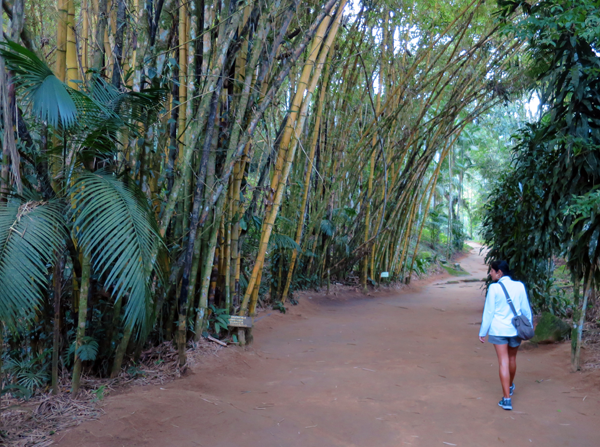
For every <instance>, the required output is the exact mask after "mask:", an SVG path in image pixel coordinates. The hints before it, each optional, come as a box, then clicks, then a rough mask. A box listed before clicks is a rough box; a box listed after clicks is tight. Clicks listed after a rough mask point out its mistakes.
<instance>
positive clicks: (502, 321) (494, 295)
mask: <svg viewBox="0 0 600 447" xmlns="http://www.w3.org/2000/svg"><path fill="white" fill-rule="evenodd" d="M498 282H502V284H503V285H504V287H506V291H507V292H508V295H509V296H510V299H511V300H512V302H513V305H514V306H515V310H516V311H517V314H519V315H524V316H525V317H527V319H528V320H529V321H532V319H531V307H529V300H528V299H527V292H526V291H525V286H524V285H523V283H522V282H520V281H513V280H512V279H510V278H509V277H508V276H503V277H502V278H500V279H499V281H498ZM513 317H514V314H513V312H512V310H511V309H510V306H509V305H508V301H507V300H506V295H505V294H504V290H502V287H501V286H500V285H499V284H496V283H493V284H490V286H489V287H488V292H487V297H486V299H485V306H484V308H483V318H482V321H481V329H480V330H479V336H480V337H485V336H486V335H487V334H488V333H489V334H490V335H499V336H501V337H514V336H515V335H517V330H516V329H515V327H514V326H513V325H512V319H513Z"/></svg>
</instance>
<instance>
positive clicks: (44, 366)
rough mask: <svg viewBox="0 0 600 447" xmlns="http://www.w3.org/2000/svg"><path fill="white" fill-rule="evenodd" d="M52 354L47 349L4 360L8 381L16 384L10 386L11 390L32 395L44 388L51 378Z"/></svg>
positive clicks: (23, 394)
mask: <svg viewBox="0 0 600 447" xmlns="http://www.w3.org/2000/svg"><path fill="white" fill-rule="evenodd" d="M50 354H51V353H50V350H49V349H47V350H44V352H42V353H41V354H37V355H34V356H27V357H24V358H13V357H11V356H8V357H7V358H6V359H5V361H4V365H3V374H6V375H7V379H8V380H7V382H9V383H12V384H14V385H16V387H12V388H9V390H10V392H11V393H13V392H17V393H18V394H20V395H21V396H23V397H30V396H31V395H32V394H33V393H34V392H35V391H36V390H38V389H40V388H43V387H44V386H45V385H46V384H47V383H48V381H49V380H50V375H49V373H48V370H49V367H50V362H49V360H50V357H51V355H50Z"/></svg>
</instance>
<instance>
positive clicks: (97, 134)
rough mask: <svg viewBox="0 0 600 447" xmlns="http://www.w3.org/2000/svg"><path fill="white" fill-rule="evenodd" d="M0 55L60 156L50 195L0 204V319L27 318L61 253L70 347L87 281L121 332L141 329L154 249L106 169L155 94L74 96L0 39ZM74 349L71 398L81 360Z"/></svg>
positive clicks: (154, 233)
mask: <svg viewBox="0 0 600 447" xmlns="http://www.w3.org/2000/svg"><path fill="white" fill-rule="evenodd" d="M0 52H1V54H2V56H3V57H4V58H5V60H6V63H7V67H8V68H9V69H10V70H12V72H13V74H14V82H15V84H16V85H17V87H18V88H19V91H20V93H21V94H22V97H23V102H24V103H25V104H27V105H28V106H29V107H30V112H31V115H32V118H33V119H34V120H40V121H42V122H45V123H47V124H48V125H49V126H50V127H51V128H52V129H54V132H55V135H56V140H57V141H58V140H61V141H62V145H61V144H57V148H60V149H62V151H60V152H61V155H58V156H57V154H56V153H55V154H54V157H55V160H54V166H57V165H58V166H59V168H58V169H56V168H55V169H54V170H53V178H52V182H53V189H54V191H53V192H52V195H53V197H52V198H51V199H50V200H46V201H44V200H42V198H41V197H40V195H39V193H37V192H36V191H35V190H33V189H32V188H30V190H28V191H26V193H24V194H23V195H22V196H16V195H13V196H10V197H9V198H8V200H7V201H6V203H4V204H2V205H0V283H2V285H3V287H2V288H0V319H2V320H3V321H5V322H7V323H8V324H9V326H10V325H12V326H16V325H18V324H23V322H25V321H27V319H28V318H30V317H31V316H33V315H35V312H36V309H38V308H39V306H40V303H41V302H42V301H43V300H44V298H45V297H46V295H47V293H46V291H47V288H48V285H49V280H50V275H49V271H50V269H52V267H53V266H54V265H55V264H56V261H57V259H58V256H57V254H58V253H62V251H63V249H64V248H63V247H65V246H69V247H72V250H71V257H72V262H73V265H74V266H75V265H80V266H81V269H80V270H81V273H80V275H81V281H80V284H78V286H79V290H80V296H79V322H78V325H77V327H78V330H77V340H76V348H80V347H81V346H82V345H83V343H84V337H85V326H86V318H87V298H88V294H89V291H90V279H91V277H92V274H94V275H95V278H96V281H98V282H99V283H101V284H102V287H103V289H104V290H106V291H108V292H109V293H110V295H112V297H113V298H114V300H115V303H117V302H120V301H125V306H124V317H123V321H124V325H125V327H126V328H127V331H126V332H128V333H129V334H131V333H132V331H133V329H134V328H137V329H138V332H139V331H140V330H141V329H144V330H146V331H147V330H148V326H149V324H150V323H151V321H152V318H151V317H152V311H153V309H152V305H151V304H152V303H151V294H150V288H149V286H148V284H150V282H151V275H152V274H153V273H154V272H157V270H158V269H156V268H155V266H154V260H155V259H156V257H157V254H158V252H159V250H160V249H161V246H162V243H161V238H160V236H159V232H158V227H157V224H156V221H155V217H154V213H153V212H152V211H151V209H150V206H149V204H148V200H147V198H146V197H145V196H144V195H143V193H142V192H141V190H140V188H139V187H138V186H137V184H136V183H135V182H134V181H133V180H132V179H131V178H129V177H128V175H127V171H125V173H121V172H119V169H118V166H117V164H116V163H117V161H118V160H119V159H122V158H123V157H122V156H121V155H122V154H121V153H120V151H119V144H120V143H119V135H120V133H121V132H136V131H137V129H138V127H139V124H140V121H141V120H142V119H144V120H145V123H144V124H146V125H148V124H149V121H150V120H152V119H153V116H155V115H156V113H153V112H155V111H156V110H157V107H160V105H161V101H160V100H161V98H160V95H161V91H160V90H151V91H145V92H142V93H134V92H129V91H119V90H117V89H116V88H114V87H113V86H112V85H110V84H108V83H106V82H105V81H103V80H102V79H101V78H100V77H97V76H92V78H91V80H90V82H88V83H83V84H82V85H81V89H80V90H75V89H73V88H70V87H68V86H67V85H65V84H64V83H63V82H61V81H60V80H59V79H58V78H57V77H56V76H55V75H54V74H53V72H52V70H51V69H50V68H49V67H48V66H47V65H46V64H45V63H44V62H43V61H42V60H41V59H39V58H38V57H37V56H36V55H35V54H34V53H32V52H30V51H29V50H27V49H26V48H23V47H21V46H20V45H17V44H15V43H13V42H7V43H5V44H4V45H3V47H2V49H0ZM54 152H56V151H54ZM40 155H41V156H44V155H45V154H40ZM56 159H58V160H56ZM98 161H103V163H102V165H103V169H98V168H97V166H98V165H99V164H100V163H98ZM73 276H74V281H77V278H76V276H77V275H73ZM159 276H160V275H159ZM74 289H75V288H74ZM119 309H120V304H119ZM54 324H55V327H57V326H58V325H59V322H58V321H55V322H54ZM56 348H57V347H56V346H55V349H56ZM77 352H78V351H77V350H76V351H75V371H74V380H73V382H74V383H73V391H74V392H77V388H78V383H79V374H80V372H81V361H82V359H81V358H78V357H79V356H78V354H77ZM53 366H54V368H53V374H56V370H55V369H56V367H57V365H53ZM119 367H120V365H119Z"/></svg>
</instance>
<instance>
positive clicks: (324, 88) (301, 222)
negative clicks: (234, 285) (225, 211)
mask: <svg viewBox="0 0 600 447" xmlns="http://www.w3.org/2000/svg"><path fill="white" fill-rule="evenodd" d="M330 64H331V53H330V54H329V63H328V65H327V71H326V73H325V78H324V80H323V84H322V85H321V92H320V94H319V106H318V109H317V116H316V118H315V126H314V128H313V137H312V141H311V145H310V154H309V155H308V166H307V168H306V174H305V175H304V191H303V195H302V204H301V205H300V210H299V211H300V217H299V219H298V227H297V228H296V238H295V241H296V244H298V245H300V241H301V240H302V230H303V228H304V218H305V215H306V203H307V202H308V190H309V188H310V177H311V174H312V171H313V163H314V160H315V153H316V151H317V143H318V141H319V135H320V129H321V117H322V115H323V104H324V102H325V93H326V92H327V84H328V83H329V68H330ZM297 258H298V250H294V251H293V252H292V259H291V260H290V266H289V269H288V274H287V279H286V281H285V287H284V289H283V292H282V294H281V302H282V303H285V300H286V297H287V295H288V292H289V290H290V286H291V284H292V277H293V275H294V268H295V267H296V259H297ZM259 284H260V283H259Z"/></svg>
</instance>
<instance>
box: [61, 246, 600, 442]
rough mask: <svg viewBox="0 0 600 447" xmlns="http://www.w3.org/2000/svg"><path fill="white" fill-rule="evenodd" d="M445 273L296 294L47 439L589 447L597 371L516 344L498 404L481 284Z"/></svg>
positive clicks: (554, 352) (559, 350)
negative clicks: (395, 284)
mask: <svg viewBox="0 0 600 447" xmlns="http://www.w3.org/2000/svg"><path fill="white" fill-rule="evenodd" d="M478 252H479V251H478V250H472V252H471V253H470V254H469V255H468V257H467V258H465V259H464V260H463V261H462V262H461V265H462V266H463V268H464V269H465V270H467V271H468V272H470V273H471V274H472V276H471V278H482V277H483V276H485V273H486V271H485V269H484V266H483V259H482V257H481V256H479V255H478ZM449 279H456V278H448V277H444V278H434V280H433V281H431V280H430V281H428V283H421V284H419V283H417V284H416V285H415V286H413V287H411V288H410V289H408V290H406V291H404V292H402V293H396V294H394V295H391V296H380V297H364V296H361V295H358V294H357V295H356V296H337V297H332V298H327V297H318V296H316V295H315V296H313V299H311V300H309V299H307V298H305V299H302V300H301V304H300V305H299V306H296V307H292V308H291V309H290V312H289V313H288V315H279V314H278V313H272V314H271V316H269V317H266V318H263V319H262V320H261V321H259V322H258V323H257V324H256V329H255V331H256V337H255V340H256V342H255V344H254V345H253V346H252V347H251V348H250V349H248V350H247V351H242V350H240V349H237V348H227V349H225V350H222V351H221V352H220V353H219V358H208V359H207V363H206V364H205V365H202V366H200V367H197V368H196V369H195V370H194V372H193V373H192V374H190V375H188V376H187V377H185V378H183V379H180V380H177V381H175V382H171V383H169V384H167V385H163V386H162V387H159V386H147V387H138V388H133V389H131V390H129V391H127V392H125V393H122V394H120V395H114V396H109V397H108V399H107V403H106V406H105V410H106V415H105V416H103V417H102V418H101V419H100V420H99V421H94V422H88V423H84V424H82V425H80V426H79V427H77V428H74V429H72V430H71V431H69V432H67V433H66V435H64V437H62V439H61V440H60V442H58V443H57V444H56V445H58V446H61V447H121V446H125V447H133V446H160V447H162V446H177V447H187V446H190V447H191V446H209V447H225V446H244V447H254V446H257V447H258V446H261V447H265V446H285V447H293V446H303V447H304V446H369V447H370V446H405V445H411V446H415V447H418V446H421V447H431V446H440V447H444V446H454V445H455V446H461V447H462V446H483V447H488V446H496V445H498V446H504V445H506V446H511V447H519V446H545V447H548V446H550V447H554V446H557V447H558V446H573V447H597V446H598V445H600V392H599V390H600V375H599V374H598V372H597V371H596V372H587V373H571V372H569V346H568V344H567V343H564V344H558V345H547V346H541V347H539V348H537V349H528V350H524V349H522V352H520V353H519V357H518V371H517V378H516V381H515V382H516V385H517V388H516V392H515V396H514V398H513V405H514V411H512V412H508V411H504V410H502V409H500V408H499V407H498V406H497V401H498V400H499V399H500V397H501V389H500V384H499V380H498V377H497V363H496V356H495V353H494V349H493V347H492V346H491V345H489V344H487V343H486V344H485V345H482V344H481V343H480V342H479V341H478V340H477V332H478V330H479V323H480V322H481V310H482V308H483V301H484V296H483V290H482V289H481V283H479V282H459V283H457V284H440V283H445V282H446V281H448V280H449ZM460 279H465V278H460ZM59 436H61V435H59Z"/></svg>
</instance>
